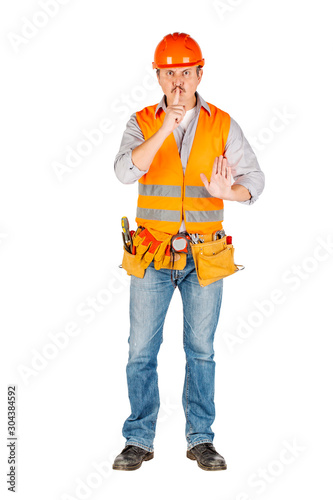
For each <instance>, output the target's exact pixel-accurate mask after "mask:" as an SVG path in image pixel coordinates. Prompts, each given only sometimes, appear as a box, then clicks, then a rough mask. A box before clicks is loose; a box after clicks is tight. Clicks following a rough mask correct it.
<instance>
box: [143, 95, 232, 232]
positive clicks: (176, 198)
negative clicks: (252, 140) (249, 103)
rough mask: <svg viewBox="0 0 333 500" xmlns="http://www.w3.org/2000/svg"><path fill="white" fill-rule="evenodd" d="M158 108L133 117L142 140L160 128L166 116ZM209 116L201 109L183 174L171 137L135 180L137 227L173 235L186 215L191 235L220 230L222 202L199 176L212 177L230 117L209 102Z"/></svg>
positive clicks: (221, 152) (187, 226)
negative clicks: (211, 192) (142, 137)
mask: <svg viewBox="0 0 333 500" xmlns="http://www.w3.org/2000/svg"><path fill="white" fill-rule="evenodd" d="M156 107H157V105H154V106H148V107H147V108H144V109H143V110H141V111H139V112H138V113H136V117H137V121H138V124H139V126H140V128H141V130H142V133H143V136H144V138H145V140H147V139H149V138H150V137H151V136H152V135H153V134H155V133H156V132H157V130H159V129H160V127H161V126H162V124H163V120H164V116H165V112H164V111H163V110H159V112H158V113H157V115H156V117H155V111H156ZM209 107H210V110H211V115H209V113H208V111H207V110H206V109H205V108H203V107H202V108H201V110H200V116H199V120H198V125H197V130H196V133H195V136H194V140H193V144H192V148H191V153H190V156H189V160H188V163H187V166H186V170H185V175H184V173H183V168H182V163H181V160H180V155H179V151H178V147H177V143H176V140H175V138H174V134H173V133H171V134H170V135H169V136H168V137H167V138H166V139H165V141H164V143H163V144H162V146H161V147H160V149H159V150H158V151H157V153H156V155H155V157H154V159H153V161H152V164H151V165H150V167H149V170H148V172H147V173H146V174H145V175H143V176H142V177H141V178H140V179H139V196H138V206H137V214H136V222H137V224H138V225H141V226H145V227H148V228H149V227H150V228H152V229H156V230H158V231H162V232H166V233H170V234H176V233H177V232H178V230H179V228H180V225H181V221H182V219H183V217H184V221H185V227H186V230H187V231H188V232H189V233H201V234H207V233H210V232H214V231H217V230H219V229H221V228H222V224H221V222H222V221H223V213H224V212H223V207H224V205H223V200H221V199H218V198H215V197H214V196H211V195H210V194H209V193H208V191H207V190H206V188H205V186H204V185H203V183H202V181H201V178H200V173H204V174H205V175H206V177H207V178H208V179H210V177H211V174H212V169H213V163H214V160H215V158H216V157H217V156H220V155H222V154H223V153H224V149H225V143H226V141H227V138H228V133H229V128H230V116H229V115H228V114H227V113H225V112H224V111H222V110H220V109H219V108H217V107H216V106H214V105H212V104H209Z"/></svg>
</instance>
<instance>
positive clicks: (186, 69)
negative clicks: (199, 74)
mask: <svg viewBox="0 0 333 500" xmlns="http://www.w3.org/2000/svg"><path fill="white" fill-rule="evenodd" d="M166 69H167V68H166ZM191 69H193V66H190V67H189V68H184V69H183V70H182V73H183V72H184V71H189V70H191ZM167 71H173V72H174V70H173V69H170V68H169V69H167Z"/></svg>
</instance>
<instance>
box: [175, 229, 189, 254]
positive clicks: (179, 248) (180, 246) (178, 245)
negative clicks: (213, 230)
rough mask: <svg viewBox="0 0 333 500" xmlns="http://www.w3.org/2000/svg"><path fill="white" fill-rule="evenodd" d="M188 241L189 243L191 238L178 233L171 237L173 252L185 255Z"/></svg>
mask: <svg viewBox="0 0 333 500" xmlns="http://www.w3.org/2000/svg"><path fill="white" fill-rule="evenodd" d="M189 241H191V238H190V237H189V235H188V234H185V233H178V234H175V236H173V237H172V239H171V247H172V249H173V250H174V252H178V253H179V252H183V253H187V252H188V242H189Z"/></svg>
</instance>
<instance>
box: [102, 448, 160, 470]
mask: <svg viewBox="0 0 333 500" xmlns="http://www.w3.org/2000/svg"><path fill="white" fill-rule="evenodd" d="M153 458H154V452H152V453H149V454H148V455H145V456H144V458H143V459H142V460H141V462H139V463H138V464H136V465H132V466H131V467H126V466H125V465H112V469H114V470H137V469H139V468H140V467H141V465H142V462H148V461H149V460H152V459H153Z"/></svg>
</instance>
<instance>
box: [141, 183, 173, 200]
mask: <svg viewBox="0 0 333 500" xmlns="http://www.w3.org/2000/svg"><path fill="white" fill-rule="evenodd" d="M139 194H141V195H142V196H171V197H173V198H179V196H181V195H182V188H181V187H180V186H164V185H163V184H140V183H139Z"/></svg>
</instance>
